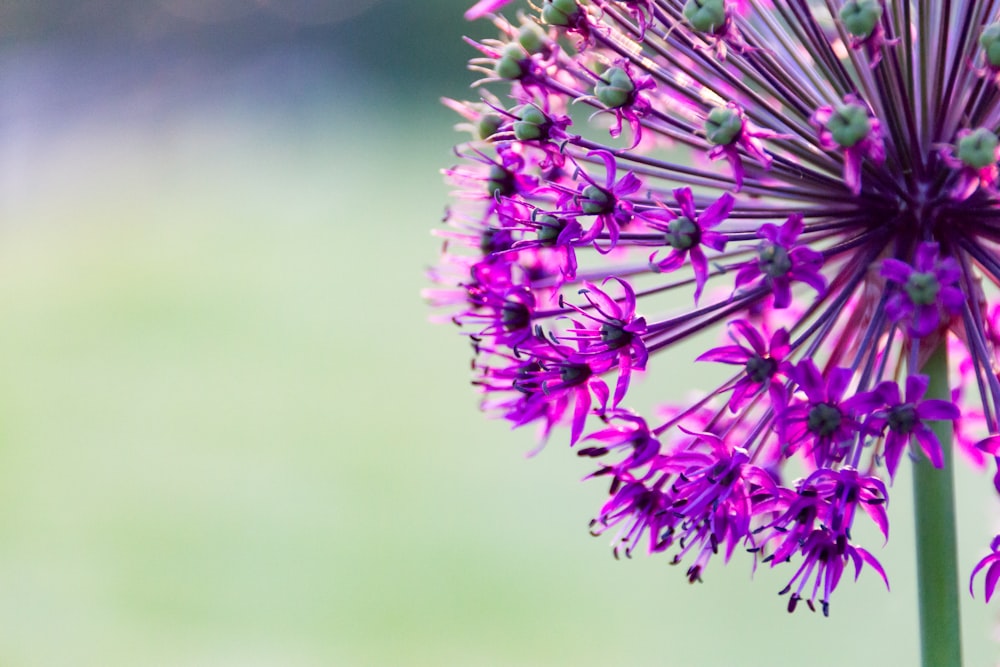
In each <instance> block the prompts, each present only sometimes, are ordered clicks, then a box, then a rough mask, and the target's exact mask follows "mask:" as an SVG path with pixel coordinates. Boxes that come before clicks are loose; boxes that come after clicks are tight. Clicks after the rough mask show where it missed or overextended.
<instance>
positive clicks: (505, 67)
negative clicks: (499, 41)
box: [493, 43, 528, 80]
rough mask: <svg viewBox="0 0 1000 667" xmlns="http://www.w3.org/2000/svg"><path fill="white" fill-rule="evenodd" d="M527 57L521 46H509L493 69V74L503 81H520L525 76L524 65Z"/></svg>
mask: <svg viewBox="0 0 1000 667" xmlns="http://www.w3.org/2000/svg"><path fill="white" fill-rule="evenodd" d="M527 55H528V54H527V53H526V52H525V50H524V49H523V48H522V47H521V45H520V44H513V43H512V44H508V45H507V46H506V47H505V48H504V50H503V55H502V56H500V59H499V60H497V64H496V65H495V66H494V67H493V73H494V74H496V75H497V76H498V77H500V78H501V79H508V80H513V79H520V78H521V77H522V76H524V65H523V63H524V60H525V58H526V57H527Z"/></svg>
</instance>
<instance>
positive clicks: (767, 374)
mask: <svg viewBox="0 0 1000 667" xmlns="http://www.w3.org/2000/svg"><path fill="white" fill-rule="evenodd" d="M777 370H778V363H777V362H776V361H775V360H774V359H766V358H764V357H762V356H760V355H759V354H755V355H754V356H752V357H750V358H749V359H748V360H747V365H746V371H747V377H749V378H750V381H751V382H756V383H757V384H761V383H763V382H766V381H767V380H769V379H770V378H771V376H772V375H774V373H775V371H777Z"/></svg>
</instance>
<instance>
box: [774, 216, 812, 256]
mask: <svg viewBox="0 0 1000 667" xmlns="http://www.w3.org/2000/svg"><path fill="white" fill-rule="evenodd" d="M802 221H803V216H802V214H801V213H795V214H792V215H790V216H788V220H786V221H785V224H783V225H782V226H781V229H780V230H779V231H778V240H777V242H778V243H780V244H781V245H783V246H785V247H786V248H790V247H791V245H792V244H793V243H794V242H795V239H797V238H799V235H800V234H801V233H802V230H803V229H805V223H803V222H802Z"/></svg>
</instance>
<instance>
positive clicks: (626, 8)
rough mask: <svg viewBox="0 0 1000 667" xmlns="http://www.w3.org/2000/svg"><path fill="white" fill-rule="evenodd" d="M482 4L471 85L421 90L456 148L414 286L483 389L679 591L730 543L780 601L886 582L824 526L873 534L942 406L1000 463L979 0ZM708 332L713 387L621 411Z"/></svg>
mask: <svg viewBox="0 0 1000 667" xmlns="http://www.w3.org/2000/svg"><path fill="white" fill-rule="evenodd" d="M508 4H509V0H507V1H504V0H482V1H481V2H478V3H477V4H476V5H475V6H473V7H472V8H471V9H470V10H469V11H468V12H467V17H468V18H483V17H486V18H488V19H489V20H491V21H492V23H493V24H494V25H495V27H496V28H497V30H498V33H499V36H498V38H497V39H488V40H484V41H482V42H474V41H471V40H470V44H471V45H472V46H473V47H474V48H475V49H476V50H477V57H475V58H473V59H472V60H471V61H470V63H471V64H470V69H472V70H473V71H475V72H477V73H479V75H480V77H481V78H480V79H479V81H478V82H477V83H476V87H477V89H478V91H479V94H478V99H476V100H474V101H468V102H460V101H455V100H445V103H446V104H447V105H448V106H449V107H451V108H452V109H453V110H454V111H456V112H457V113H459V114H460V115H461V116H462V117H463V119H464V122H463V123H462V124H461V125H460V126H459V127H460V128H461V129H463V130H465V131H468V132H471V134H472V138H471V139H470V140H468V141H466V142H465V143H462V144H461V145H459V146H458V148H457V149H456V153H457V154H458V156H459V158H460V163H459V164H458V165H457V166H455V167H453V168H450V169H447V170H445V174H446V178H447V180H448V181H449V182H450V183H451V184H452V185H453V186H454V188H455V195H454V196H455V200H456V203H455V205H454V206H452V207H451V208H450V210H449V213H448V215H447V216H446V227H445V228H444V229H442V230H440V231H439V232H438V233H439V234H440V236H442V237H443V238H444V239H445V248H444V253H443V255H442V258H441V261H440V263H439V264H438V265H437V266H436V267H435V268H434V269H433V270H432V272H431V276H432V280H433V281H434V282H435V283H436V286H435V288H434V289H432V290H428V297H429V299H430V300H431V301H432V303H433V305H434V306H435V307H436V308H438V309H440V311H441V312H445V313H447V314H448V317H450V318H451V319H452V320H453V321H454V322H455V323H457V324H458V325H459V326H460V327H461V328H462V329H463V331H464V332H465V333H466V334H467V335H468V336H469V338H470V339H471V340H472V341H473V347H474V351H475V360H474V362H473V369H474V374H475V379H474V381H473V382H474V384H475V385H476V386H477V387H478V389H479V391H481V392H482V395H483V408H484V410H486V411H487V412H488V413H490V414H492V415H495V416H497V417H500V418H502V419H506V420H508V421H509V422H510V423H511V424H513V425H514V426H527V425H532V426H534V427H536V428H537V429H538V431H539V434H540V438H542V440H543V441H544V440H545V439H548V438H549V437H550V435H551V434H552V433H553V432H555V430H557V429H558V428H566V430H567V431H568V439H569V443H570V444H571V445H574V446H576V448H577V451H578V454H579V455H581V456H584V457H589V458H591V459H593V461H594V462H595V465H596V466H597V469H596V471H595V472H594V476H595V477H603V478H606V481H607V482H608V483H609V496H608V499H607V501H606V503H605V504H604V506H603V507H601V508H600V510H599V512H598V513H597V516H596V518H595V519H594V521H593V523H592V531H593V532H594V533H595V534H609V535H612V536H613V544H614V549H615V553H616V554H624V555H630V554H631V553H633V552H634V551H635V550H636V549H639V548H644V549H645V550H647V551H649V552H666V553H668V554H669V557H670V558H671V559H672V562H674V563H685V564H686V566H687V576H688V578H689V579H690V580H692V581H697V580H700V578H701V577H702V576H703V574H704V572H705V571H706V568H707V567H708V566H709V564H710V562H712V561H713V560H715V559H717V558H722V559H723V560H724V561H728V560H729V559H730V557H731V556H732V555H733V554H734V553H735V552H736V551H737V550H739V551H741V552H749V553H751V554H752V558H753V559H754V560H755V562H756V563H757V564H758V565H763V564H766V565H767V566H768V567H772V568H779V567H780V568H786V571H787V573H788V574H787V577H788V579H787V580H788V585H787V586H786V587H785V589H784V590H783V591H782V593H785V594H787V596H788V598H787V599H788V608H789V610H794V609H795V608H796V606H797V605H798V603H799V602H800V601H804V602H805V604H807V605H808V606H809V607H810V608H816V606H819V607H821V608H822V610H823V612H824V613H827V611H828V609H829V601H830V596H831V594H832V592H833V590H834V588H835V587H836V586H837V584H838V582H839V581H840V579H841V576H842V574H843V573H844V571H845V570H848V571H851V572H853V576H854V577H857V576H858V575H859V573H860V572H861V571H862V570H864V569H870V570H872V571H874V572H876V573H877V574H878V575H880V576H881V577H882V578H885V576H886V575H885V573H884V572H883V569H882V567H881V565H880V564H879V562H878V560H877V559H876V558H875V556H873V555H872V553H871V552H870V551H868V550H867V549H865V548H864V547H863V546H861V545H860V544H858V543H857V542H855V540H854V538H853V537H852V534H853V532H852V528H853V527H854V526H855V522H856V521H868V522H870V523H871V524H872V525H873V526H874V527H875V528H877V530H878V531H880V532H881V533H882V534H883V535H884V536H885V537H886V539H887V538H888V532H889V520H888V515H887V513H886V507H887V504H888V491H887V483H888V482H890V481H891V479H892V478H893V477H894V476H895V475H896V474H897V471H898V469H899V465H900V462H901V460H902V459H903V458H904V456H905V457H911V458H926V459H927V460H928V461H929V462H930V463H931V464H933V465H934V466H937V467H941V466H942V465H943V464H944V462H945V460H946V458H947V456H946V452H944V451H943V450H942V444H941V442H940V441H939V439H938V436H937V435H935V430H934V429H935V428H937V429H940V428H941V427H942V424H943V425H944V427H945V428H946V429H948V430H954V433H955V442H956V444H957V447H958V448H959V450H960V451H961V452H964V453H965V454H967V456H966V457H965V458H968V459H969V460H970V461H971V462H972V463H973V464H974V465H984V464H985V463H986V462H987V461H989V460H990V459H997V457H998V455H1000V446H998V445H997V444H996V442H997V441H998V439H997V436H998V434H1000V427H998V423H1000V380H998V376H997V368H998V367H1000V363H998V359H997V354H996V349H997V345H998V343H1000V307H998V306H1000V302H998V300H997V291H996V286H997V285H1000V253H998V252H997V250H998V243H1000V192H998V190H997V182H998V176H997V174H998V166H997V160H998V157H1000V152H998V151H1000V149H998V145H1000V141H998V138H997V131H998V129H1000V85H998V82H1000V16H997V15H995V14H996V11H997V10H996V8H995V7H994V8H993V9H991V10H990V11H992V12H993V14H989V13H988V12H987V10H986V7H987V6H989V7H993V5H990V4H989V3H980V2H973V1H971V0H956V1H955V2H951V3H925V2H920V3H909V2H888V1H885V0H833V2H805V1H802V2H791V1H785V0H544V2H541V6H540V7H534V9H533V10H531V12H530V13H525V12H526V11H527V10H524V11H516V13H514V14H513V16H511V17H509V18H504V17H503V16H501V15H500V14H499V12H500V11H501V9H503V10H504V11H509V12H515V8H514V7H511V6H506V5H508ZM949 25H950V26H961V30H952V31H950V32H947V30H948V28H947V26H949ZM941 26H944V27H943V28H942V27H941ZM926 31H930V34H925V32H926ZM706 332H710V333H709V334H708V337H707V340H709V341H714V342H709V344H708V345H707V348H708V349H703V351H702V352H701V353H700V356H698V357H697V366H698V368H699V369H702V370H704V371H705V375H706V377H712V376H713V373H715V374H716V377H718V378H720V379H719V380H718V383H717V384H716V385H715V386H714V388H711V387H704V388H703V389H705V390H706V393H704V394H702V395H700V396H699V398H697V399H693V400H692V401H690V402H689V403H686V404H683V405H675V404H666V405H662V406H660V407H659V408H658V409H656V410H655V411H653V412H652V413H648V414H639V413H638V412H636V411H634V410H632V409H630V408H629V407H628V406H629V404H630V401H629V398H630V396H631V395H632V392H633V390H634V387H635V385H636V384H637V382H636V379H637V377H638V376H640V375H644V374H645V375H647V376H648V375H649V374H650V373H651V371H652V369H653V368H656V369H657V370H656V371H655V372H654V373H655V374H656V375H657V376H666V375H668V374H669V375H671V376H672V378H674V379H673V380H672V384H674V385H676V384H677V378H679V377H680V378H683V377H684V376H683V375H680V374H678V373H677V371H676V369H677V368H678V364H683V363H686V362H687V361H689V360H688V359H684V358H683V357H682V356H679V353H678V350H677V349H676V348H677V345H678V344H679V343H683V342H686V341H689V340H692V339H698V340H700V341H702V343H704V341H705V340H706V337H705V334H706ZM942 350H947V351H948V353H949V354H950V358H951V368H952V377H951V379H950V386H951V387H954V389H953V390H951V391H947V390H946V391H936V392H935V391H933V390H932V389H930V388H929V387H933V386H935V385H934V383H933V382H932V379H931V378H929V377H928V375H927V374H925V373H924V372H922V371H923V369H924V364H925V362H926V361H927V360H928V359H929V358H931V356H932V355H936V354H940V352H941V351H942ZM669 352H673V354H670V353H669ZM649 384H650V383H648V382H647V385H649ZM789 464H792V465H789ZM789 470H798V471H800V473H799V474H802V472H801V471H804V476H803V477H801V478H799V479H792V478H791V473H790V472H789ZM998 480H1000V476H998ZM998 489H1000V481H998ZM998 545H1000V538H998V539H997V540H994V541H993V553H992V554H991V555H990V556H987V558H986V559H984V560H983V561H981V562H980V563H979V565H978V566H977V567H976V568H975V572H976V573H978V572H981V571H984V570H985V571H986V573H987V574H986V577H985V579H986V597H987V598H989V597H990V596H991V595H992V593H993V589H994V587H995V586H996V584H997V582H998V580H1000V564H998V563H1000V546H998Z"/></svg>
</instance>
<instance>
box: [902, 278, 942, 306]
mask: <svg viewBox="0 0 1000 667" xmlns="http://www.w3.org/2000/svg"><path fill="white" fill-rule="evenodd" d="M940 291H941V283H939V282H938V280H937V277H935V275H934V274H933V273H929V272H928V273H916V272H915V273H912V274H910V277H909V278H908V279H907V281H906V293H907V294H908V295H909V297H910V300H911V301H912V302H913V303H914V305H917V306H930V305H933V304H934V302H935V301H936V300H937V295H938V292H940Z"/></svg>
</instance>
